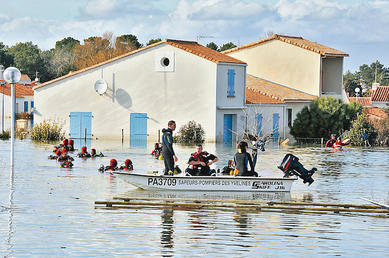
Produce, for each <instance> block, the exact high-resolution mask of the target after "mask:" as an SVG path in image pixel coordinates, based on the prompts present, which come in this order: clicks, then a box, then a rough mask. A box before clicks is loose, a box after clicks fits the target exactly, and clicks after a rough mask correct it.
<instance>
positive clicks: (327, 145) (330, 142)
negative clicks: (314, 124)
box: [326, 134, 336, 147]
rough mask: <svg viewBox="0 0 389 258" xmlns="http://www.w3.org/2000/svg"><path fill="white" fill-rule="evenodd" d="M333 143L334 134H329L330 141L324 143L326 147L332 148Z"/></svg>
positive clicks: (334, 140)
mask: <svg viewBox="0 0 389 258" xmlns="http://www.w3.org/2000/svg"><path fill="white" fill-rule="evenodd" d="M335 142H336V139H335V134H331V139H330V140H328V141H327V142H326V147H332V146H333V145H334V143H335Z"/></svg>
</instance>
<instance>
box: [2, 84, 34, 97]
mask: <svg viewBox="0 0 389 258" xmlns="http://www.w3.org/2000/svg"><path fill="white" fill-rule="evenodd" d="M0 94H3V87H2V86H1V85H0ZM4 94H5V95H7V96H10V97H11V84H9V83H6V84H5V85H4ZM23 96H34V91H33V90H32V89H31V88H30V87H27V86H24V85H23V84H20V83H16V98H23Z"/></svg>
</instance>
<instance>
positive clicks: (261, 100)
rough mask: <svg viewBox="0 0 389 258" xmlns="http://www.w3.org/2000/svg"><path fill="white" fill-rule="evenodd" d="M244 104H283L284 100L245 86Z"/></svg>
mask: <svg viewBox="0 0 389 258" xmlns="http://www.w3.org/2000/svg"><path fill="white" fill-rule="evenodd" d="M246 104H285V102H283V101H281V100H278V99H275V98H272V97H270V96H267V95H264V94H262V93H259V92H258V91H255V90H253V89H252V88H247V87H246Z"/></svg>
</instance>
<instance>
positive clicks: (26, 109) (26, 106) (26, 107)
mask: <svg viewBox="0 0 389 258" xmlns="http://www.w3.org/2000/svg"><path fill="white" fill-rule="evenodd" d="M24 112H28V101H24Z"/></svg>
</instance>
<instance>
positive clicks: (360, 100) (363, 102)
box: [348, 97, 371, 107]
mask: <svg viewBox="0 0 389 258" xmlns="http://www.w3.org/2000/svg"><path fill="white" fill-rule="evenodd" d="M348 101H350V102H356V97H348ZM358 104H361V105H362V106H363V107H369V106H371V98H370V97H358Z"/></svg>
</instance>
